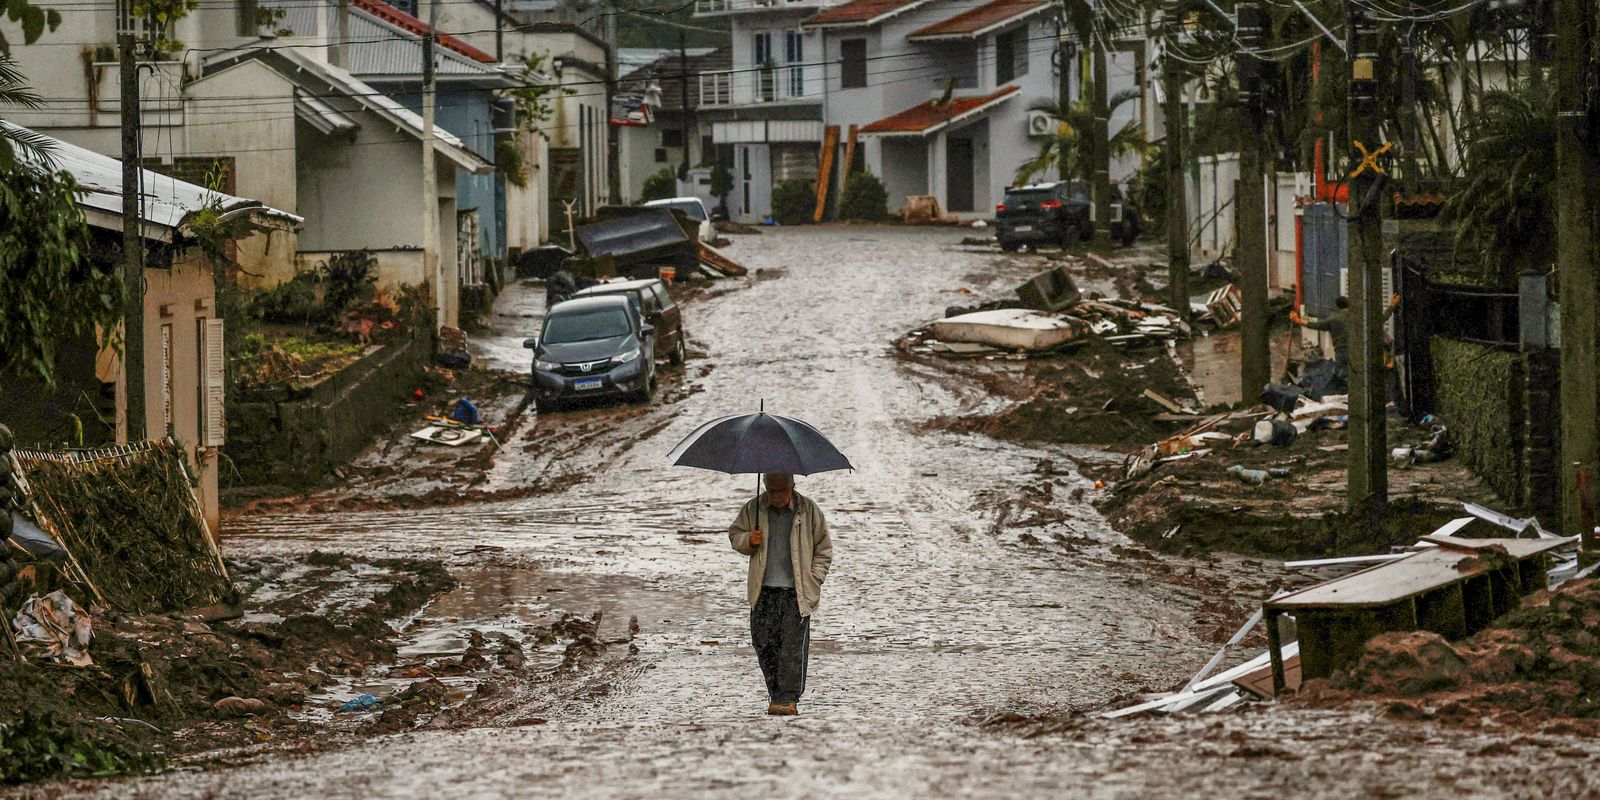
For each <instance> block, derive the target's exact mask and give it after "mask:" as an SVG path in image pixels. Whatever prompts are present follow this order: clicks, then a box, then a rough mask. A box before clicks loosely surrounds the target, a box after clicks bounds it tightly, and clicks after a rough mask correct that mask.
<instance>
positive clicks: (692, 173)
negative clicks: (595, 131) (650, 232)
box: [611, 47, 733, 209]
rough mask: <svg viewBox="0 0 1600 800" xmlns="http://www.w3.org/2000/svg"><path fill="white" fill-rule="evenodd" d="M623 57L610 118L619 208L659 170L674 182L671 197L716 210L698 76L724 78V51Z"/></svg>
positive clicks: (712, 151)
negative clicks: (619, 190)
mask: <svg viewBox="0 0 1600 800" xmlns="http://www.w3.org/2000/svg"><path fill="white" fill-rule="evenodd" d="M624 57H625V61H624V64H625V68H626V69H627V71H626V72H624V73H623V74H622V75H621V76H620V77H619V79H618V82H617V102H616V103H615V107H614V108H613V109H612V115H611V124H612V125H613V126H615V127H616V128H617V129H618V136H619V141H620V144H621V153H620V156H619V159H618V162H619V164H620V166H621V170H622V200H623V202H625V203H632V202H637V201H639V200H640V199H642V196H643V190H644V182H645V181H646V180H648V179H649V178H650V177H651V176H652V175H655V174H657V173H659V172H661V171H662V170H663V169H665V170H668V171H670V172H671V173H673V175H674V176H675V178H676V179H677V188H676V189H675V192H676V194H677V195H679V196H691V195H692V196H698V197H700V198H701V199H702V200H704V201H705V202H706V208H708V209H709V208H714V207H716V206H717V205H718V203H719V202H720V201H719V200H718V199H717V198H714V197H713V196H712V195H711V189H710V183H711V169H710V168H711V166H712V165H713V163H714V162H715V161H716V155H717V153H716V147H715V145H714V143H713V139H712V134H711V125H710V124H709V123H707V122H706V121H705V120H704V119H703V118H702V115H701V113H700V100H701V97H700V87H701V85H702V81H701V79H700V76H702V75H705V74H727V72H728V70H729V69H730V68H731V67H732V63H733V61H732V54H731V53H730V51H729V49H728V48H726V47H716V48H712V47H700V48H686V49H685V50H683V51H682V52H679V51H678V50H673V49H663V50H640V51H635V52H626V51H624ZM630 57H631V58H630ZM629 60H631V61H632V63H628V61H629ZM685 76H687V77H685ZM686 165H687V169H685V166H686Z"/></svg>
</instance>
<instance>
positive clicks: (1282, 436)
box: [1251, 419, 1300, 447]
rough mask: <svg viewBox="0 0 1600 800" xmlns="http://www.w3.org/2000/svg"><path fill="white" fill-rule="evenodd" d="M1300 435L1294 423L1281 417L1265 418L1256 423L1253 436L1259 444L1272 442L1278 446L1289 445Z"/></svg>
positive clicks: (1271, 443)
mask: <svg viewBox="0 0 1600 800" xmlns="http://www.w3.org/2000/svg"><path fill="white" fill-rule="evenodd" d="M1299 435H1300V431H1299V429H1297V428H1295V426H1294V423H1292V422H1289V421H1287V420H1281V419H1264V420H1261V421H1260V422H1257V423H1256V424H1255V427H1254V428H1253V429H1252V432H1251V438H1253V439H1255V441H1256V442H1257V443H1258V444H1270V445H1276V446H1278V447H1287V446H1289V445H1290V444H1293V443H1294V440H1295V438H1296V437H1298V436H1299Z"/></svg>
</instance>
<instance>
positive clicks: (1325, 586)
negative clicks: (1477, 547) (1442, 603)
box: [1267, 547, 1490, 610]
mask: <svg viewBox="0 0 1600 800" xmlns="http://www.w3.org/2000/svg"><path fill="white" fill-rule="evenodd" d="M1489 569H1490V565H1489V564H1488V563H1487V562H1486V561H1484V560H1483V559H1480V558H1478V557H1476V556H1474V555H1472V554H1471V553H1463V552H1460V551H1456V550H1449V549H1446V548H1442V547H1438V548H1433V549H1430V550H1423V551H1420V552H1417V553H1412V554H1410V555H1408V556H1406V557H1405V558H1401V559H1396V560H1394V561H1392V562H1389V563H1387V564H1382V565H1379V566H1376V567H1371V568H1369V569H1364V570H1362V571H1360V572H1357V573H1356V574H1354V575H1349V576H1346V577H1343V578H1339V579H1337V580H1332V581H1328V582H1327V583H1322V584H1318V585H1316V586H1312V587H1310V588H1308V589H1302V590H1300V591H1298V592H1295V593H1293V594H1290V595H1286V596H1284V597H1280V598H1278V599H1276V600H1272V601H1270V602H1269V603H1268V604H1267V605H1268V607H1269V608H1279V609H1288V610H1293V609H1295V608H1331V607H1355V608H1367V607H1374V606H1386V605H1389V604H1391V603H1397V602H1399V601H1401V600H1405V599H1406V598H1409V597H1414V596H1416V595H1419V594H1422V593H1423V592H1429V591H1433V590H1434V589H1438V588H1441V587H1444V586H1449V585H1450V584H1452V583H1455V582H1457V581H1463V580H1466V579H1467V578H1470V577H1472V576H1474V575H1480V574H1483V573H1485V572H1488V571H1489Z"/></svg>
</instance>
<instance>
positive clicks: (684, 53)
mask: <svg viewBox="0 0 1600 800" xmlns="http://www.w3.org/2000/svg"><path fill="white" fill-rule="evenodd" d="M678 89H679V92H678V97H679V101H680V102H679V105H680V107H681V108H680V111H679V113H680V114H681V115H682V124H683V166H680V167H678V180H680V181H687V180H689V131H690V126H689V117H690V113H691V112H690V111H689V35H688V33H686V32H684V30H683V29H681V28H680V29H679V30H678Z"/></svg>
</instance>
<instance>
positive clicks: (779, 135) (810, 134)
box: [766, 119, 822, 145]
mask: <svg viewBox="0 0 1600 800" xmlns="http://www.w3.org/2000/svg"><path fill="white" fill-rule="evenodd" d="M766 141H769V142H813V143H817V144H819V145H820V144H821V142H822V121H821V120H815V119H775V120H772V121H770V122H768V123H767V139H766Z"/></svg>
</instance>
